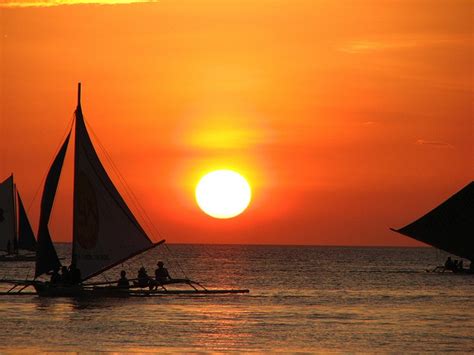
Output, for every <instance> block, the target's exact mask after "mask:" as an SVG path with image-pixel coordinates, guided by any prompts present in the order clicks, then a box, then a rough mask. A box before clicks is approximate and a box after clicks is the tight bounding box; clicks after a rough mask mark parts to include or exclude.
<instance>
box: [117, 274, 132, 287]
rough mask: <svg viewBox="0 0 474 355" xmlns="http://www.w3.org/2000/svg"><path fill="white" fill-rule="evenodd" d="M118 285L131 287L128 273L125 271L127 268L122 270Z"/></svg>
mask: <svg viewBox="0 0 474 355" xmlns="http://www.w3.org/2000/svg"><path fill="white" fill-rule="evenodd" d="M117 287H118V288H129V287H130V283H129V282H128V279H127V273H126V272H125V270H122V271H120V279H119V280H118V281H117Z"/></svg>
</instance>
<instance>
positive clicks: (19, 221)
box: [0, 174, 36, 261]
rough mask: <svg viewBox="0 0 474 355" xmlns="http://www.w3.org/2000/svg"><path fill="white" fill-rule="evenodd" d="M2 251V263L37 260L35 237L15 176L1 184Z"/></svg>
mask: <svg viewBox="0 0 474 355" xmlns="http://www.w3.org/2000/svg"><path fill="white" fill-rule="evenodd" d="M0 250H1V251H2V252H4V254H2V255H0V261H34V260H35V254H34V253H33V254H32V253H31V252H35V251H36V240H35V236H34V234H33V230H32V228H31V224H30V221H29V220H28V217H27V215H26V211H25V207H24V206H23V201H22V200H21V197H20V193H19V192H18V189H17V188H16V184H15V183H14V180H13V174H11V175H10V176H9V177H8V178H6V179H5V180H4V181H3V182H1V183H0ZM21 251H24V252H27V253H26V254H25V253H21ZM28 252H30V253H28Z"/></svg>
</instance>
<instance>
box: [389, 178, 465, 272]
mask: <svg viewBox="0 0 474 355" xmlns="http://www.w3.org/2000/svg"><path fill="white" fill-rule="evenodd" d="M390 229H391V230H393V231H395V232H397V233H400V234H403V235H406V236H408V237H410V238H413V239H416V240H419V241H420V242H423V243H426V244H429V245H431V246H434V247H435V248H438V249H441V250H444V251H446V252H448V253H450V254H453V255H457V256H459V257H461V258H465V259H468V260H470V261H471V263H473V262H474V181H471V182H470V183H469V184H467V185H466V186H465V187H464V188H462V189H461V190H460V191H458V192H457V193H455V194H454V195H453V196H451V197H450V198H448V199H447V200H446V201H444V202H443V203H442V204H440V205H439V206H438V207H436V208H435V209H433V210H432V211H430V212H428V213H427V214H425V215H424V216H422V217H421V218H419V219H417V220H416V221H414V222H412V223H410V224H408V225H406V226H405V227H403V228H400V229H393V228H390Z"/></svg>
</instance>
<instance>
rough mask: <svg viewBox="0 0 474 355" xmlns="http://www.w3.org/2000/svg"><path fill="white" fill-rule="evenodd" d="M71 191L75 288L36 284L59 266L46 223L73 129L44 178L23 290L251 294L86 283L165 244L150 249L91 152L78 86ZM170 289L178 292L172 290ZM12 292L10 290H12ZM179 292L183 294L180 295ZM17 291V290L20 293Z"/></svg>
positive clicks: (187, 283)
mask: <svg viewBox="0 0 474 355" xmlns="http://www.w3.org/2000/svg"><path fill="white" fill-rule="evenodd" d="M74 123H75V127H74V135H75V144H74V188H73V190H74V191H73V206H72V207H73V208H72V209H73V233H72V234H73V235H72V257H71V260H72V264H74V265H75V267H76V268H77V269H79V270H80V273H81V280H80V281H81V282H80V283H79V284H76V285H71V286H69V285H61V284H52V283H50V282H45V281H38V280H37V278H38V277H40V276H41V275H44V274H46V273H49V272H51V271H52V270H57V269H59V268H60V267H61V262H60V260H59V259H58V255H57V253H56V250H55V248H54V245H53V243H52V239H51V235H50V232H49V228H48V223H49V220H50V217H51V210H52V207H53V203H54V199H55V195H56V190H57V187H58V183H59V179H60V175H61V171H62V168H63V163H64V158H65V155H66V151H67V148H68V144H69V140H70V137H71V133H72V131H73V128H72V127H71V128H70V130H69V133H68V134H67V136H66V138H65V140H64V142H63V144H62V146H61V148H60V149H59V151H58V153H57V155H56V157H55V159H54V160H53V163H52V165H51V167H50V169H49V172H48V174H47V176H46V180H45V184H44V189H43V195H42V198H41V207H40V208H41V210H40V220H39V227H38V247H37V250H36V265H35V280H33V281H30V282H29V283H28V282H27V283H25V282H19V283H17V286H21V287H22V289H23V288H25V287H27V286H33V287H34V288H35V290H36V292H37V294H38V295H39V296H44V297H55V296H74V297H82V296H92V297H113V296H153V295H163V294H201V295H202V294H234V293H247V292H249V290H246V289H244V290H229V289H224V290H210V289H207V288H206V287H204V286H202V285H201V284H199V283H198V282H195V281H191V280H188V279H177V280H176V279H173V280H169V281H167V282H163V283H160V284H159V285H158V284H156V285H154V287H139V286H136V285H133V286H131V287H130V288H126V289H123V288H119V287H117V286H116V281H115V282H105V283H97V282H95V283H90V281H89V283H88V280H90V279H91V278H93V277H95V276H97V275H100V274H102V273H103V272H105V271H106V270H109V269H111V268H113V267H115V266H117V265H119V264H122V263H124V262H125V261H127V260H128V259H130V258H132V257H135V256H137V255H139V254H141V253H144V252H146V251H148V250H150V249H152V248H155V247H157V246H159V245H161V244H163V243H164V242H165V241H164V240H161V241H159V242H157V243H154V242H153V241H152V240H151V239H150V238H149V237H148V235H147V233H146V232H145V230H144V229H143V228H142V227H141V225H140V224H139V222H138V220H137V219H136V218H135V216H134V215H133V213H132V212H131V210H130V209H129V207H128V206H127V204H126V202H125V200H124V199H123V198H122V196H121V195H120V193H119V191H118V190H117V188H116V187H115V186H114V184H113V182H112V180H111V179H110V178H109V176H108V174H107V172H106V170H105V168H104V166H103V165H102V163H101V162H100V159H99V157H98V155H97V153H96V151H95V149H94V146H93V144H92V141H91V139H90V137H89V134H88V131H87V128H86V123H85V120H84V117H83V114H82V107H81V84H80V83H79V86H78V102H77V108H76V111H75V120H74ZM169 286H172V287H176V286H180V288H178V289H175V290H172V289H170V288H169ZM15 287H16V286H14V287H13V288H12V289H15ZM183 287H185V288H187V289H183ZM20 291H21V290H20Z"/></svg>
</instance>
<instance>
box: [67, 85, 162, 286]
mask: <svg viewBox="0 0 474 355" xmlns="http://www.w3.org/2000/svg"><path fill="white" fill-rule="evenodd" d="M79 90H80V87H79ZM79 93H80V91H79ZM154 245H155V244H153V242H152V241H151V240H150V239H149V238H148V236H147V234H146V233H145V231H144V230H143V229H142V227H141V226H140V224H139V223H138V221H137V220H136V218H135V217H134V216H133V214H132V212H131V211H130V209H129V208H128V206H127V204H126V203H125V201H124V200H123V198H122V197H121V196H120V194H119V192H118V191H117V189H116V188H115V186H114V184H113V183H112V181H111V179H110V178H109V176H108V175H107V172H106V171H105V169H104V167H103V166H102V164H101V162H100V160H99V157H98V156H97V153H96V151H95V150H94V147H93V145H92V141H91V139H90V137H89V134H88V132H87V129H86V125H85V123H84V118H83V115H82V109H81V105H80V101H79V102H78V106H77V109H76V142H75V157H74V212H73V255H72V260H73V262H74V263H75V264H76V266H77V268H78V269H80V270H81V274H82V278H83V280H85V279H88V278H90V277H92V276H94V275H97V274H99V273H101V272H102V271H104V270H106V269H108V268H110V267H113V266H115V265H117V264H118V263H120V262H123V261H124V260H126V259H128V258H130V257H131V256H133V255H137V254H139V253H140V252H143V251H145V250H147V249H149V248H151V247H153V246H154Z"/></svg>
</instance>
